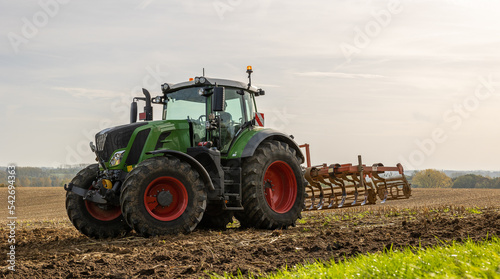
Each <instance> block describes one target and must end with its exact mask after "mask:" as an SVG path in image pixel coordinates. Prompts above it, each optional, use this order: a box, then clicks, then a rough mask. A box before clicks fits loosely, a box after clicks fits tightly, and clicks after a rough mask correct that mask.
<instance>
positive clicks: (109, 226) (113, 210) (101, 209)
mask: <svg viewBox="0 0 500 279" xmlns="http://www.w3.org/2000/svg"><path fill="white" fill-rule="evenodd" d="M98 172H99V167H98V166H97V164H93V165H90V166H88V167H86V168H84V169H83V170H81V171H80V172H78V174H77V175H76V176H75V178H73V180H72V181H71V183H73V184H74V185H75V186H74V187H79V188H83V189H92V183H93V182H94V181H95V180H97V174H98ZM66 211H67V213H68V217H69V219H70V220H71V222H72V223H73V225H74V226H75V228H76V229H78V230H79V231H80V232H81V233H83V234H84V235H86V236H89V237H93V238H108V237H117V236H120V235H125V234H126V233H127V232H129V231H130V227H129V225H127V223H126V222H125V219H124V218H123V216H122V212H121V209H120V207H119V206H114V205H102V204H96V203H93V202H91V201H86V200H83V197H82V196H79V195H77V194H75V193H73V192H67V193H66Z"/></svg>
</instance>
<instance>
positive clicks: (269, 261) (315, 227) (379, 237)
mask: <svg viewBox="0 0 500 279" xmlns="http://www.w3.org/2000/svg"><path fill="white" fill-rule="evenodd" d="M0 191H1V193H0V200H4V201H6V200H7V199H6V189H0ZM412 194H413V196H412V197H411V198H410V199H408V200H394V201H387V202H386V204H383V205H382V204H377V205H373V206H363V207H353V208H345V209H335V210H322V211H310V212H304V213H303V219H301V220H299V222H298V223H297V226H296V227H292V228H289V229H286V230H275V231H267V230H253V229H240V228H238V225H237V223H235V224H232V225H230V228H228V229H227V230H225V231H211V230H196V231H194V232H193V233H191V234H189V235H175V236H162V237H153V238H149V239H145V238H141V237H138V236H136V235H135V233H134V232H132V233H131V234H129V235H127V236H125V237H123V238H118V239H108V240H94V239H90V238H87V237H85V236H83V235H82V234H80V233H79V232H78V231H77V230H76V229H75V228H74V227H73V226H72V224H71V223H70V222H69V221H68V220H67V217H66V212H65V206H64V196H65V193H64V190H63V189H62V188H18V189H17V193H16V198H17V200H16V209H17V216H18V224H17V228H16V230H17V231H16V241H17V243H16V271H15V272H14V273H13V272H11V271H8V270H7V269H6V252H7V251H3V252H2V253H1V255H2V256H1V265H3V266H4V268H2V269H0V276H2V277H7V278H13V277H16V278H29V277H37V278H39V277H55V278H88V277H102V278H131V277H144V276H147V277H151V278H199V277H209V276H210V275H212V274H214V273H216V274H224V273H229V274H237V273H238V270H239V271H240V272H241V273H242V274H249V273H252V274H265V273H272V272H275V271H276V270H277V269H279V268H282V267H284V266H288V267H292V266H294V265H297V264H303V263H307V262H312V261H315V260H325V261H328V260H330V259H335V260H336V261H338V260H341V259H344V257H347V258H349V257H352V256H355V255H358V254H363V253H377V252H381V251H384V250H385V249H391V247H392V249H401V248H402V247H408V246H417V245H422V246H423V247H426V246H429V245H440V244H442V242H449V241H458V242H460V241H463V240H465V239H467V238H472V239H474V240H480V239H486V238H487V237H491V236H492V235H500V208H499V207H498V206H497V204H498V200H499V198H500V190H483V189H481V190H469V189H413V192H412ZM0 214H1V216H4V217H3V218H4V220H6V219H5V216H7V211H6V206H2V207H1V209H0ZM4 223H5V222H4ZM0 233H1V235H0V237H1V238H2V241H3V243H4V245H3V247H6V245H5V244H6V243H7V237H8V231H7V227H6V226H5V225H4V226H2V227H1V228H0ZM4 249H6V248H4Z"/></svg>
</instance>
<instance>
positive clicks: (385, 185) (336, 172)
mask: <svg viewBox="0 0 500 279" xmlns="http://www.w3.org/2000/svg"><path fill="white" fill-rule="evenodd" d="M301 147H305V148H306V155H307V168H306V169H305V173H304V177H305V179H306V180H307V182H309V183H308V185H307V186H306V194H307V197H308V199H306V203H305V206H306V207H305V210H320V209H330V208H339V207H346V206H355V205H365V204H375V202H376V200H377V197H378V198H379V199H380V200H381V203H385V202H386V200H391V199H399V198H405V199H407V198H409V197H410V195H411V188H410V184H409V183H408V181H407V180H406V177H405V175H404V171H403V166H402V165H401V164H397V165H396V167H385V166H384V165H383V164H381V163H377V164H373V165H372V166H366V165H363V163H362V161H361V156H358V165H356V166H353V165H352V164H342V165H340V164H332V165H329V166H328V165H327V164H323V165H319V166H311V162H310V156H309V145H308V144H304V145H301ZM395 172H398V174H397V175H395Z"/></svg>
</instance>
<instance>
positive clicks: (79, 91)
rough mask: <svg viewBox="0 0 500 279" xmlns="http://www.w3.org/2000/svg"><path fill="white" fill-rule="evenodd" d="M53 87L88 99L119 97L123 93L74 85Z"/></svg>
mask: <svg viewBox="0 0 500 279" xmlns="http://www.w3.org/2000/svg"><path fill="white" fill-rule="evenodd" d="M53 89H55V90H59V91H65V92H67V93H69V94H71V95H72V96H73V97H77V98H81V97H85V98H88V99H99V98H100V99H112V98H119V97H121V96H122V95H123V92H116V91H109V90H101V89H88V88H74V87H54V88H53Z"/></svg>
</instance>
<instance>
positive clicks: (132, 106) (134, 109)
mask: <svg viewBox="0 0 500 279" xmlns="http://www.w3.org/2000/svg"><path fill="white" fill-rule="evenodd" d="M135 122H137V103H136V102H132V103H131V104H130V123H135Z"/></svg>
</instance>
